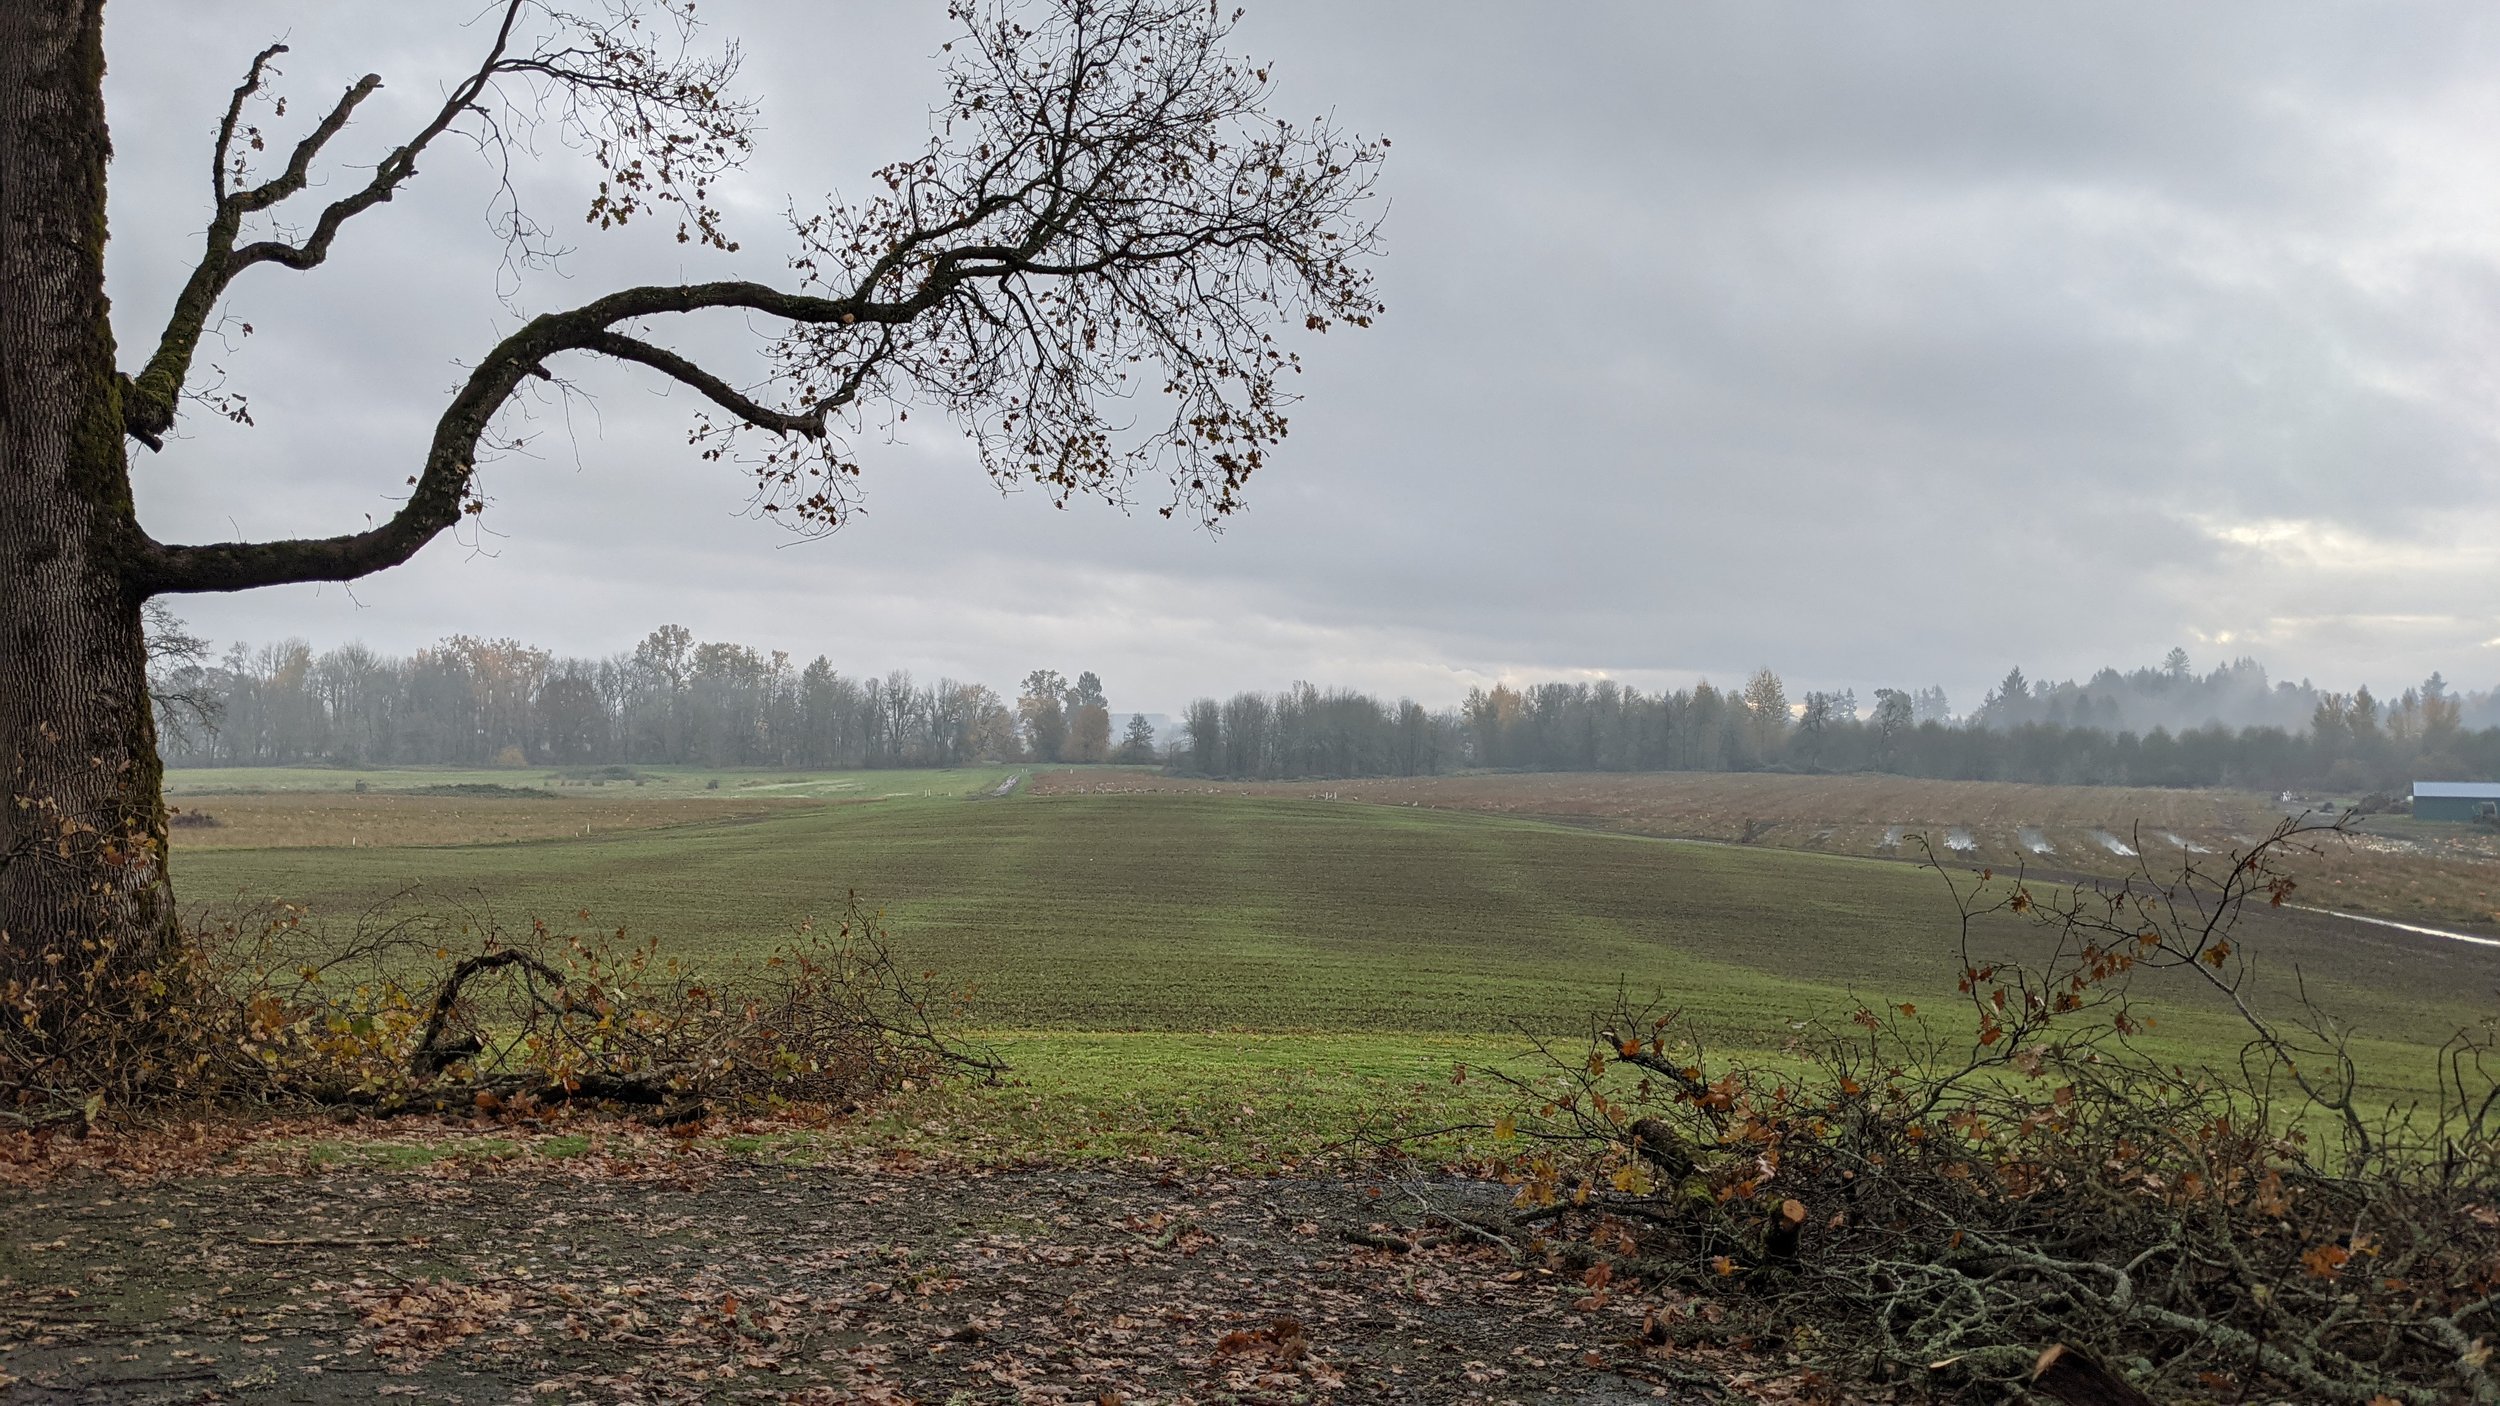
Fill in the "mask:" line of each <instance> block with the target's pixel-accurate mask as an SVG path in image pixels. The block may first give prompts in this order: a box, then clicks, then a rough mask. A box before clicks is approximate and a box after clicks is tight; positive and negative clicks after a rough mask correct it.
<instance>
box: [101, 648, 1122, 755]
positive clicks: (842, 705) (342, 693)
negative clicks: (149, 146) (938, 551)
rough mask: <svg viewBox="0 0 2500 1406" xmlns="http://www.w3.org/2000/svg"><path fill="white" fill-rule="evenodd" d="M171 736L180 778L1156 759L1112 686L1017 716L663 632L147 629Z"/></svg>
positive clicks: (1081, 683) (1052, 688) (1030, 681)
mask: <svg viewBox="0 0 2500 1406" xmlns="http://www.w3.org/2000/svg"><path fill="white" fill-rule="evenodd" d="M150 625H151V630H150V635H151V653H152V654H153V656H154V667H153V669H152V670H151V674H152V678H153V680H154V687H155V691H156V695H157V712H158V720H157V726H158V733H159V738H160V745H161V747H162V750H163V752H164V755H165V759H166V761H167V762H168V763H169V764H171V765H176V766H184V765H189V766H274V765H290V764H296V765H300V764H326V765H343V766H376V765H454V766H524V765H526V766H583V765H597V764H631V763H648V764H669V763H674V764H692V765H701V766H723V767H728V766H751V767H819V768H863V767H896V766H937V767H943V766H958V765H962V764H965V763H970V762H981V761H1016V760H1034V761H1044V762H1103V761H1111V760H1115V759H1122V760H1130V761H1148V760H1152V759H1153V758H1152V752H1151V749H1150V748H1145V749H1141V747H1140V746H1139V745H1138V741H1137V736H1136V734H1137V732H1138V728H1137V727H1135V726H1132V727H1131V728H1129V729H1128V732H1127V735H1126V736H1125V737H1123V738H1120V739H1115V738H1114V737H1113V736H1112V727H1111V713H1110V706H1109V703H1108V700H1106V699H1105V697H1104V695H1103V687H1102V681H1101V680H1100V679H1099V678H1097V677H1095V676H1094V675H1093V674H1092V673H1080V674H1079V675H1077V677H1076V679H1075V680H1074V681H1070V680H1068V679H1066V678H1064V677H1063V676H1061V675H1060V674H1059V673H1057V672H1056V671H1054V670H1048V669H1043V670H1036V671H1034V672H1033V673H1032V674H1030V675H1029V676H1027V678H1026V679H1025V682H1024V686H1023V688H1022V689H1021V690H1020V691H1019V693H1018V694H1017V696H1016V697H1015V698H1013V699H1007V698H1003V697H1001V696H1000V695H999V694H998V693H997V692H995V691H994V690H992V689H990V688H989V687H987V686H985V685H982V684H975V683H961V682H958V681H956V680H953V679H939V680H937V681H936V682H934V683H921V682H918V681H916V680H914V679H913V678H912V676H911V675H910V674H909V673H906V672H895V673H888V674H885V675H882V676H879V675H875V674H861V675H852V674H846V673H842V672H840V671H838V670H836V669H835V668H834V667H833V665H832V663H831V662H830V661H829V660H827V659H825V658H823V657H821V656H820V657H818V658H816V659H815V660H813V661H811V662H809V663H807V664H805V665H800V664H798V663H796V662H795V661H794V660H793V659H792V658H791V657H790V656H789V655H787V654H785V653H781V652H779V651H763V650H757V649H753V648H750V647H748V646H746V645H741V644H730V643H720V642H704V641H698V640H696V639H695V637H694V635H693V633H692V632H691V631H688V630H686V629H684V628H683V627H681V626H676V625H667V626H663V627H661V628H660V629H657V630H654V631H652V632H651V634H650V635H649V636H647V637H646V638H645V639H644V640H643V641H642V642H641V643H640V644H638V645H636V646H635V647H634V648H633V649H632V650H630V651H628V652H626V653H623V654H616V655H611V656H609V657H607V658H604V659H579V658H561V657H558V656H556V655H554V654H552V653H550V652H549V651H547V650H543V649H536V648H532V647H530V646H527V645H523V644H520V643H517V642H515V641H512V640H480V639H473V638H470V637H467V636H454V637H452V638H450V639H447V640H444V641H443V642H442V643H440V644H438V645H435V646H432V647H431V648H427V649H420V650H418V651H416V652H415V653H414V654H411V655H407V656H405V657H395V656H389V655H383V654H379V653H376V652H375V651H373V650H371V649H368V648H366V647H364V646H363V645H361V644H348V645H342V646H340V647H338V648H336V649H330V650H324V651H321V652H318V653H316V652H315V651H314V650H313V649H312V648H311V646H309V645H307V644H306V643H304V642H303V641H301V640H287V641H283V642H281V643H278V644H271V645H263V646H260V647H258V648H250V647H246V646H243V645H235V646H233V647H231V648H229V649H228V650H226V651H225V652H224V654H223V655H222V656H214V657H212V654H211V651H210V649H209V647H208V645H207V643H206V642H205V641H203V640H200V639H198V638H197V637H196V636H192V635H190V634H189V633H188V632H187V631H185V630H183V629H182V627H181V625H180V622H179V621H176V620H173V619H172V618H171V617H170V616H165V615H163V614H161V613H158V614H156V615H154V616H152V618H151V621H150Z"/></svg>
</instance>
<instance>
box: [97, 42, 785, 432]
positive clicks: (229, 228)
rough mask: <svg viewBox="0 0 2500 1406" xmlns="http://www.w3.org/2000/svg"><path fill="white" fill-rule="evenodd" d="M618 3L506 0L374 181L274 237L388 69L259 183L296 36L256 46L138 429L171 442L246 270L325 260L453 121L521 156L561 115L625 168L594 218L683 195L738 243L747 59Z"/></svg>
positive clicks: (685, 203) (128, 400)
mask: <svg viewBox="0 0 2500 1406" xmlns="http://www.w3.org/2000/svg"><path fill="white" fill-rule="evenodd" d="M606 3H607V5H608V11H607V13H606V14H605V15H604V16H583V15H576V14H573V13H571V12H569V11H565V10H561V9H556V8H553V7H552V6H550V5H549V4H547V3H545V0H504V4H503V13H502V15H501V17H500V19H499V21H498V23H497V25H496V27H495V31H494V38H493V40H492V41H491V43H490V44H489V45H488V48H487V52H486V54H485V56H484V58H483V59H482V60H481V61H480V62H479V64H478V66H477V68H476V69H474V70H473V71H471V72H470V73H469V74H468V75H467V76H466V77H464V78H463V79H461V80H460V81H459V82H458V83H456V84H454V85H453V86H452V88H451V90H450V92H449V94H448V95H447V96H446V97H445V98H444V100H443V103H442V105H441V106H440V107H439V108H437V109H436V110H435V112H434V114H433V115H432V117H430V118H429V119H428V120H427V121H426V122H425V123H424V125H422V126H421V127H420V128H419V129H418V130H417V131H416V133H415V134H414V135H412V136H410V137H409V138H408V139H406V140H405V141H402V142H401V143H400V144H399V145H397V146H396V147H394V148H392V150H391V151H390V152H389V153H388V154H387V155H385V156H384V157H383V158H382V159H381V160H380V161H379V162H378V163H376V164H375V166H374V168H373V173H372V175H371V176H370V177H369V178H368V179H367V180H366V181H365V182H364V183H363V184H362V185H361V186H359V187H357V188H356V189H355V190H353V191H351V192H349V193H348V194H346V195H344V196H342V197H340V198H338V199H336V200H333V201H331V202H330V203H329V204H328V205H327V206H325V207H323V209H322V211H321V213H320V214H319V216H317V217H316V218H315V220H314V221H313V225H312V229H311V232H310V233H309V234H307V235H305V236H304V237H303V238H302V239H301V240H300V241H290V240H288V239H285V238H280V237H276V236H274V235H273V236H270V237H265V238H260V239H256V240H253V241H251V242H249V243H244V242H242V236H243V227H244V223H245V221H246V219H247V218H248V217H250V216H253V215H257V214H261V213H264V212H267V211H270V210H273V209H275V208H276V207H278V206H280V205H282V204H283V203H284V202H286V201H287V200H289V199H290V198H292V197H293V196H295V195H298V194H300V193H301V192H302V191H304V190H305V189H306V188H307V187H308V186H309V185H310V183H311V176H312V169H313V165H314V162H315V161H316V160H317V159H318V158H319V157H320V155H321V154H322V152H323V151H324V150H325V149H326V148H327V147H328V146H329V145H330V143H331V141H332V140H333V139H334V138H336V137H337V136H338V135H339V133H341V132H342V131H344V130H346V127H347V125H348V123H349V121H350V120H351V119H352V118H353V117H354V115H355V112H356V109H357V108H358V106H360V105H361V104H362V103H363V102H364V101H365V99H367V98H368V97H370V96H372V94H373V93H374V92H375V91H376V90H378V89H379V88H380V87H381V86H382V80H381V78H380V76H379V75H376V74H367V75H365V76H364V77H363V78H361V79H359V80H358V81H357V82H356V83H355V84H353V85H352V86H350V87H349V88H348V89H347V90H346V92H345V93H343V94H342V95H341V96H340V98H339V99H338V101H337V102H336V103H335V104H333V105H332V107H331V108H330V111H329V113H328V114H327V115H326V116H325V117H324V118H323V119H322V120H321V122H320V123H319V125H317V126H316V127H315V128H314V129H313V131H312V132H311V133H309V134H307V135H306V136H305V137H304V138H303V139H302V140H301V141H299V142H298V143H296V145H295V148H294V150H293V152H292V153H291V154H290V156H289V157H288V160H287V164H286V166H285V168H284V169H283V170H282V171H280V172H279V173H278V174H277V175H276V176H273V177H271V178H270V179H269V180H267V181H264V182H261V183H259V184H257V185H247V184H245V180H246V173H247V167H248V164H249V162H248V158H247V157H245V156H244V155H243V154H241V153H238V152H236V151H235V149H234V147H235V139H236V137H237V136H238V135H244V136H246V137H248V139H249V141H250V143H251V144H252V145H253V146H254V147H255V148H257V147H258V145H259V143H260V137H259V133H258V132H257V131H256V130H248V129H244V128H243V127H242V126H241V118H242V112H243V107H244V104H245V103H246V102H247V101H248V100H249V99H251V98H252V97H253V96H255V95H256V94H258V93H260V92H261V91H262V90H263V88H264V87H265V85H266V82H267V79H268V76H269V69H268V65H269V61H270V60H271V59H272V58H274V57H275V56H277V55H279V54H282V53H285V52H286V51H287V50H286V46H285V45H283V44H276V45H271V46H270V47H269V48H267V49H264V50H262V51H261V52H260V54H258V55H257V56H256V57H254V59H253V60H252V63H251V66H250V68H249V70H248V71H247V73H246V76H245V78H244V81H243V82H242V84H241V85H240V86H238V87H237V88H236V89H235V93H234V97H233V99H232V101H231V102H230V103H229V104H228V105H227V109H226V113H225V117H224V120H223V121H222V122H221V123H220V125H219V128H218V138H217V146H216V156H215V168H214V172H213V189H214V191H215V194H216V208H215V210H214V212H213V213H212V215H211V217H210V220H209V226H208V230H207V234H206V236H205V241H204V248H203V250H202V252H201V257H200V260H199V263H198V264H197V265H196V266H195V267H194V268H193V270H192V272H191V276H190V277H189V279H187V280H186V281H185V283H184V285H183V289H182V292H181V293H180V294H179V295H178V296H177V297H176V298H175V300H174V306H173V309H172V311H171V313H170V314H169V316H168V318H167V320H166V325H165V329H164V331H163V333H162V334H161V335H160V336H159V337H158V339H157V345H156V350H155V352H154V353H153V354H152V355H151V356H150V357H149V359H148V363H147V365H146V367H145V368H143V369H142V370H141V371H140V373H139V375H138V376H136V377H135V378H126V379H125V381H124V383H123V387H122V391H123V421H124V428H125V430H126V431H127V433H129V434H130V435H131V437H133V438H135V439H137V440H139V441H140V442H141V443H143V444H145V445H147V446H148V447H149V448H151V449H160V448H162V447H163V441H164V435H165V433H166V432H167V431H168V430H169V429H171V428H172V426H173V423H174V419H175V417H176V415H177V413H178V411H179V409H180V406H181V401H182V393H183V387H184V384H185V382H186V381H187V379H188V378H189V376H190V374H191V367H192V363H193V360H194V358H195V356H196V354H197V352H198V348H199V342H200V338H201V336H202V334H203V331H204V329H205V328H206V327H207V326H208V324H209V322H210V319H211V317H212V315H213V314H214V312H215V310H216V307H217V304H218V301H219V300H220V299H221V298H223V297H224V296H225V293H226V290H227V288H228V287H229V286H231V285H232V283H233V282H234V280H235V279H236V278H237V277H238V276H239V275H241V274H242V273H243V272H244V271H245V270H247V269H250V268H252V267H254V266H255V265H259V264H277V265H279V266H282V267H285V268H289V269H294V270H297V271H299V272H301V271H305V270H309V269H313V268H316V267H318V266H319V265H320V264H321V263H322V262H323V261H325V260H326V259H327V258H328V257H329V254H330V249H331V246H332V245H333V243H334V242H335V241H336V240H337V238H338V235H339V232H340V230H341V229H342V228H343V227H344V226H345V225H346V224H347V222H348V221H349V220H351V219H354V218H355V217H356V216H358V215H360V214H363V213H364V212H365V211H367V210H370V209H372V208H373V207H375V206H377V205H381V204H384V203H386V202H388V201H389V200H391V198H392V197H393V196H394V195H395V194H396V193H397V192H398V191H399V190H400V188H401V187H403V186H404V185H406V184H407V183H408V182H409V181H410V180H411V179H413V178H414V177H415V176H416V174H417V161H418V159H419V157H421V156H422V155H423V154H424V153H425V152H426V151H427V150H428V149H429V148H431V147H432V145H433V144H434V142H435V141H436V140H437V139H438V138H440V137H442V136H443V135H444V134H445V133H446V132H450V131H454V130H456V129H464V126H465V129H466V130H468V131H469V133H470V135H471V136H473V137H474V138H475V139H476V140H477V141H478V143H479V144H480V146H481V147H483V148H486V149H487V150H489V151H490V152H492V153H496V154H498V155H501V156H503V157H504V158H505V160H506V164H507V165H508V164H509V151H510V148H511V145H512V143H513V140H514V138H513V136H512V133H513V132H514V131H516V130H517V129H524V128H527V127H531V126H534V125H536V124H537V123H539V122H541V121H544V120H555V121H557V122H559V123H560V124H561V125H562V126H563V127H564V128H565V129H566V130H567V132H568V133H569V134H571V135H574V136H578V137H581V138H583V139H584V140H585V141H586V144H588V145H589V146H591V147H592V148H593V149H594V151H595V152H596V154H597V156H598V159H599V160H600V162H601V164H602V166H603V167H606V168H609V170H608V180H607V181H604V182H602V184H601V186H600V189H599V193H598V196H597V198H596V199H595V200H594V201H593V202H592V205H591V209H590V218H591V220H593V221H594V222H597V223H600V224H602V225H603V226H605V225H615V224H621V223H623V222H625V220H626V219H627V218H629V217H630V216H631V215H633V214H636V213H641V212H643V211H645V210H647V209H648V208H650V206H651V205H652V204H654V203H673V204H677V205H679V206H681V207H682V208H684V209H685V210H686V212H687V226H686V227H681V230H680V237H681V238H684V237H687V228H691V229H692V230H694V231H695V232H697V233H699V235H700V237H701V238H702V239H703V241H704V242H706V243H710V244H715V245H718V246H720V247H723V248H730V247H734V246H733V245H731V244H730V243H729V242H728V240H727V238H726V237H725V235H724V234H723V233H722V232H721V229H720V226H719V212H717V211H715V210H712V209H711V208H710V207H709V206H708V205H707V204H705V203H704V201H705V192H706V189H707V186H708V182H709V181H710V180H711V179H712V178H713V177H714V176H715V175H717V174H718V173H719V172H720V171H722V170H725V169H727V168H728V167H730V166H733V165H735V164H736V163H737V162H738V161H739V160H740V159H742V158H743V157H744V155H745V153H746V151H747V145H748V129H749V127H750V125H751V121H752V109H751V108H750V107H749V106H747V105H745V104H742V103H738V102H735V101H733V100H731V99H730V98H729V97H728V96H727V95H726V84H727V82H728V80H729V79H730V78H731V77H732V76H733V75H734V73H735V72H736V68H737V55H736V50H735V49H734V48H732V49H730V50H728V51H726V52H725V53H724V54H723V55H721V56H720V57H717V58H703V57H696V56H693V55H690V54H688V53H686V52H683V51H682V50H681V51H680V52H679V53H677V54H675V55H664V54H662V53H661V52H659V50H658V49H657V48H656V47H655V45H656V42H657V41H656V39H655V38H654V35H653V30H654V29H655V28H657V26H652V25H649V24H647V23H646V21H645V17H644V14H643V10H644V6H643V4H642V3H641V2H640V0H606ZM659 6H660V8H661V10H662V11H664V12H665V13H667V14H670V15H673V16H675V17H676V18H677V19H678V21H679V26H678V27H679V28H680V30H681V37H682V32H690V31H691V27H692V18H691V14H692V7H691V6H690V5H686V4H684V3H683V0H659ZM532 14H536V15H538V16H539V17H540V18H541V19H542V20H543V21H544V22H545V25H546V28H547V29H548V31H549V34H548V35H547V37H545V38H544V39H542V40H541V41H540V42H539V43H538V44H537V45H536V46H535V47H533V48H532V49H530V50H529V51H528V52H525V53H516V52H515V51H514V44H515V41H516V38H518V37H519V31H520V27H521V23H522V21H523V20H524V18H525V17H527V16H529V15H532ZM506 83H516V84H518V85H520V88H521V91H517V92H510V93H507V92H505V91H504V88H503V85H504V84H506ZM280 111H281V112H283V111H284V107H283V104H281V107H280ZM550 114H552V116H550ZM507 227H508V229H509V230H510V231H511V232H512V237H515V238H517V237H520V232H521V231H524V230H526V229H527V228H528V225H527V222H525V221H523V220H521V219H520V218H519V216H518V213H517V211H515V212H514V213H513V214H512V215H511V217H510V218H509V219H508V220H507Z"/></svg>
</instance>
